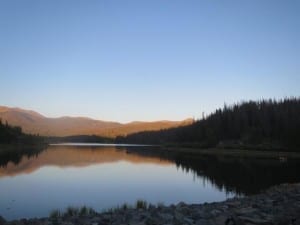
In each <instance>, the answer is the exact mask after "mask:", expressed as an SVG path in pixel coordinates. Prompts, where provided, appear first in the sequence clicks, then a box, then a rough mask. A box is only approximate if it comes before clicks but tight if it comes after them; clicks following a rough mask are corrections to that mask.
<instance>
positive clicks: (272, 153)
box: [163, 146, 300, 161]
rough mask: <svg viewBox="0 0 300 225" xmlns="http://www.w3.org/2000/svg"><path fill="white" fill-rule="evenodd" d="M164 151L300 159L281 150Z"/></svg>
mask: <svg viewBox="0 0 300 225" xmlns="http://www.w3.org/2000/svg"><path fill="white" fill-rule="evenodd" d="M163 150H164V151H169V152H176V153H186V154H195V155H223V156H233V157H253V158H272V159H279V160H282V161H285V160H287V159H300V152H292V151H279V150H253V149H225V148H194V147H192V148H190V147H180V146H178V147H176V146H171V147H163Z"/></svg>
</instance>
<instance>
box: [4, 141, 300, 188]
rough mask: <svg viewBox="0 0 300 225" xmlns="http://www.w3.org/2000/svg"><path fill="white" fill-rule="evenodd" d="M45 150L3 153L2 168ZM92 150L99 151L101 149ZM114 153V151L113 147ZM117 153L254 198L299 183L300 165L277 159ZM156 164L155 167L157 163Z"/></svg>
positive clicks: (133, 150) (152, 150)
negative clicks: (168, 164) (169, 165)
mask: <svg viewBox="0 0 300 225" xmlns="http://www.w3.org/2000/svg"><path fill="white" fill-rule="evenodd" d="M44 149H45V148H44V147H42V146H40V147H36V148H32V147H31V148H20V149H16V150H12V149H8V150H3V149H1V151H0V167H4V168H5V167H6V166H7V164H8V163H9V162H13V163H14V164H15V165H17V164H19V163H20V162H21V160H22V157H24V156H25V157H27V158H28V159H29V158H32V157H38V155H39V154H40V153H41V152H42V151H43V150H44ZM79 149H80V151H85V149H86V148H85V147H78V150H79ZM89 149H90V150H95V151H98V150H99V148H97V147H95V148H93V147H92V148H91V147H89ZM112 149H114V148H113V147H112ZM115 150H117V151H122V152H124V154H126V153H127V154H134V155H137V156H140V157H141V160H143V157H147V158H148V159H149V157H152V158H154V159H160V160H163V161H166V160H167V161H170V162H173V163H175V165H176V167H177V168H178V169H180V170H182V171H184V172H186V173H190V172H191V173H193V176H194V179H195V180H196V179H198V178H201V180H203V185H205V183H208V184H209V183H211V184H213V185H214V186H215V187H216V188H218V189H219V190H222V191H226V192H227V193H232V192H234V193H237V194H254V193H257V192H259V191H261V190H263V189H266V188H268V187H270V186H273V185H276V184H280V183H289V182H299V181H300V176H299V173H298V171H299V169H300V161H299V160H298V161H293V160H288V161H287V162H284V163H282V162H280V161H279V160H275V159H254V158H237V157H229V156H213V155H187V154H184V153H172V152H169V151H163V150H160V149H159V148H156V147H140V146H137V147H126V148H125V147H118V148H115ZM125 152H126V153H125ZM154 162H155V161H153V162H152V163H154Z"/></svg>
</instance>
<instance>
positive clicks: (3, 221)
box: [0, 216, 6, 225]
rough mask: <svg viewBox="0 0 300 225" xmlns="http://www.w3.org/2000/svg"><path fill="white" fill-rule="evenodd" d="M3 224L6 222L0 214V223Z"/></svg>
mask: <svg viewBox="0 0 300 225" xmlns="http://www.w3.org/2000/svg"><path fill="white" fill-rule="evenodd" d="M4 224H6V220H5V219H4V218H3V217H2V216H0V225H4Z"/></svg>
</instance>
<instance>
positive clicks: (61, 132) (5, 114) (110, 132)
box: [0, 106, 192, 138]
mask: <svg viewBox="0 0 300 225" xmlns="http://www.w3.org/2000/svg"><path fill="white" fill-rule="evenodd" d="M0 119H1V120H2V121H3V122H5V121H7V122H8V123H9V124H11V125H14V126H20V127H22V130H23V131H24V132H25V133H29V134H39V135H42V136H60V137H62V136H71V135H99V136H104V137H112V138H113V137H116V136H120V135H121V136H122V135H128V134H132V133H136V132H140V131H155V130H161V129H166V128H171V127H178V126H182V125H187V124H190V123H191V122H192V120H191V119H188V120H184V121H155V122H131V123H126V124H122V123H118V122H110V121H101V120H95V119H91V118H86V117H67V116H65V117H59V118H49V117H45V116H43V115H41V114H39V113H37V112H35V111H32V110H25V109H21V108H10V107H6V106H0Z"/></svg>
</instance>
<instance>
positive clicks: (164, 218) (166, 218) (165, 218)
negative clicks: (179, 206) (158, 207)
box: [158, 213, 173, 221]
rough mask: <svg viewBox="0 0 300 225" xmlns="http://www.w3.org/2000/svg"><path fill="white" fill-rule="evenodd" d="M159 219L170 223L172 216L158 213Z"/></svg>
mask: <svg viewBox="0 0 300 225" xmlns="http://www.w3.org/2000/svg"><path fill="white" fill-rule="evenodd" d="M158 215H159V217H160V218H161V219H162V220H163V221H171V220H173V215H172V214H167V213H160V214H158Z"/></svg>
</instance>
